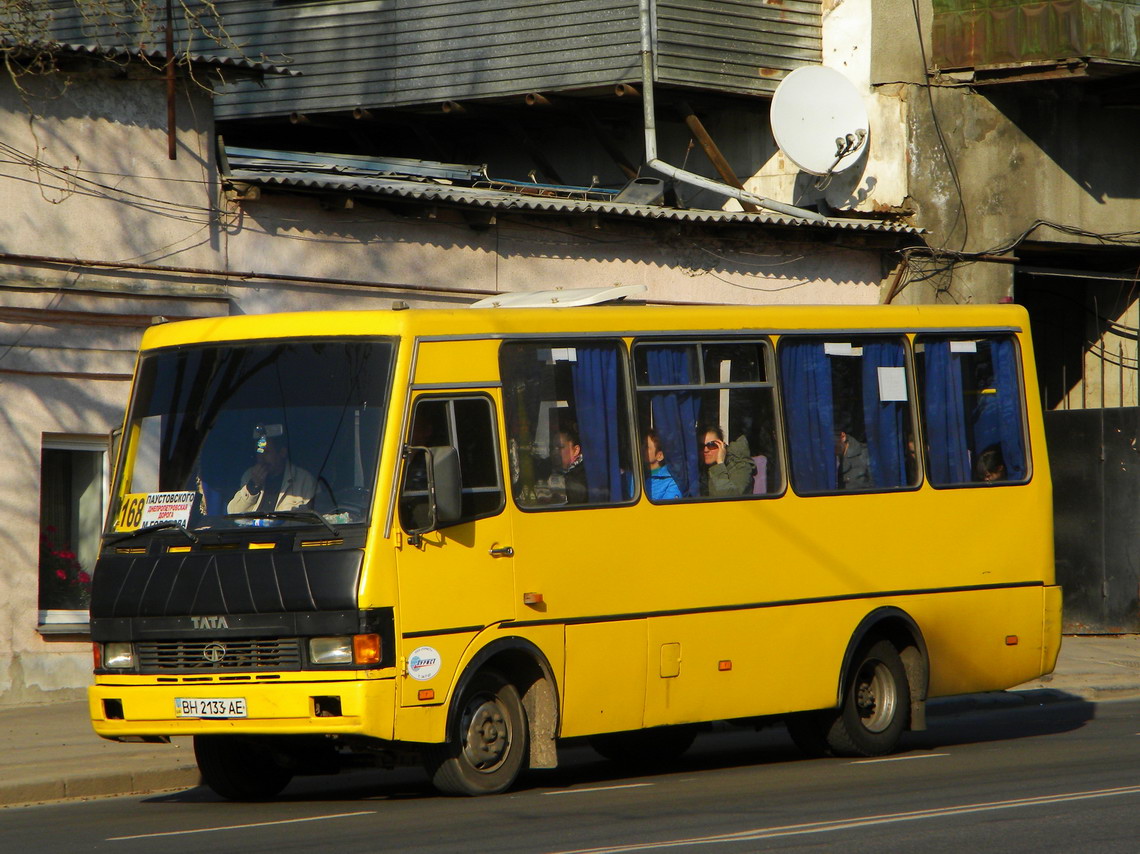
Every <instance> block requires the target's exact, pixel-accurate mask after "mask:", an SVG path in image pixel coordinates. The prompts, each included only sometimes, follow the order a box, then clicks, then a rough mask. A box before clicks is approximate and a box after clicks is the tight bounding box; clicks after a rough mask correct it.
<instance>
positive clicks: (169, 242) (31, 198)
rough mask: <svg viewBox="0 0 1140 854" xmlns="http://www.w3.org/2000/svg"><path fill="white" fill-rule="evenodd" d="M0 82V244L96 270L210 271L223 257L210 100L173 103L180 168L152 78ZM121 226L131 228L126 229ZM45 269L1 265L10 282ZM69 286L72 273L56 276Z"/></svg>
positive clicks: (194, 94) (192, 95)
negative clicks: (125, 264)
mask: <svg viewBox="0 0 1140 854" xmlns="http://www.w3.org/2000/svg"><path fill="white" fill-rule="evenodd" d="M22 85H23V86H24V87H25V88H26V90H27V92H26V93H21V92H19V91H18V90H17V89H16V88H15V87H14V86H13V85H12V84H11V82H10V81H9V80H8V79H7V77H6V76H4V77H3V81H2V84H0V139H2V140H3V143H2V148H3V151H4V154H5V156H4V157H2V158H0V205H3V208H4V210H5V211H6V216H5V217H4V218H3V219H2V220H0V247H2V248H3V250H4V251H5V252H9V253H20V254H29V255H51V256H62V257H67V258H76V259H93V260H100V261H142V262H157V263H167V264H171V263H176V264H180V265H183V266H211V265H213V264H215V263H216V261H217V259H218V257H219V252H220V250H221V243H220V233H219V231H218V229H217V226H216V223H215V219H214V216H213V213H212V210H211V209H212V208H213V207H214V198H213V196H212V193H213V192H214V189H213V188H214V187H216V181H215V180H214V178H215V168H214V156H213V153H212V150H211V146H212V142H211V140H212V133H211V132H210V129H211V125H212V122H211V118H210V116H211V113H210V102H209V100H208V98H207V97H206V95H205V93H204V92H199V91H191V92H189V93H187V92H185V91H183V92H182V93H181V95H180V97H179V98H178V101H177V115H178V126H177V155H178V157H177V159H176V160H169V159H168V158H167V135H166V105H165V100H164V95H163V88H162V87H163V83H162V82H161V81H159V80H132V79H112V78H109V77H105V76H94V75H92V76H73V77H71V78H69V82H68V85H61V84H60V83H59V82H58V80H56V79H55V78H51V79H44V78H25V79H24V81H23V84H22ZM124 223H130V227H124ZM21 273H24V274H26V275H30V276H36V277H39V278H43V277H45V276H46V277H47V278H52V277H51V276H50V275H47V274H45V273H43V272H42V271H40V272H36V273H32V272H31V271H20V270H18V269H13V268H11V267H8V268H7V269H6V270H5V271H4V275H5V277H7V278H12V277H14V276H17V275H20V274H21ZM62 278H63V279H64V280H65V281H67V280H71V281H73V280H74V278H75V274H74V273H73V272H72V273H67V274H63V275H62Z"/></svg>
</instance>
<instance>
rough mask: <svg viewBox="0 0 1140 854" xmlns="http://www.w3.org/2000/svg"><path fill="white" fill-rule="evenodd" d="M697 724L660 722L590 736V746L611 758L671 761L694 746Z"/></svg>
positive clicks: (625, 761) (633, 761) (637, 762)
mask: <svg viewBox="0 0 1140 854" xmlns="http://www.w3.org/2000/svg"><path fill="white" fill-rule="evenodd" d="M696 737H697V727H696V726H693V725H683V726H662V727H653V728H651V729H641V730H633V731H632V732H609V733H604V734H602V735H594V736H591V737H590V746H591V747H592V748H594V750H596V751H597V752H598V753H600V754H601V755H602V756H604V757H605V758H606V759H609V760H610V761H611V762H618V763H621V764H623V765H657V764H660V763H663V762H670V761H672V760H674V759H676V758H677V757H679V756H681V755H682V754H683V753H684V752H685V751H686V750H688V749H689V748H690V747H692V746H693V741H694V740H695V739H696Z"/></svg>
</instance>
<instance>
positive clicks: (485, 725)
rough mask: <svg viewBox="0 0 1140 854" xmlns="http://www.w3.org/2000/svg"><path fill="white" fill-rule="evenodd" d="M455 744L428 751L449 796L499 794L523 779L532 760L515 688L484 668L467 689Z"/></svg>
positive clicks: (430, 768)
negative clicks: (528, 758)
mask: <svg viewBox="0 0 1140 854" xmlns="http://www.w3.org/2000/svg"><path fill="white" fill-rule="evenodd" d="M453 733H454V734H453V736H452V738H451V740H450V741H448V742H447V743H445V744H442V745H439V746H438V747H436V746H433V747H431V748H429V749H428V751H427V752H426V754H425V757H424V765H425V768H426V770H427V772H428V774H429V775H430V776H431V781H432V785H434V786H435V787H436V789H438V790H439V791H440V792H442V793H444V794H447V795H493V794H496V793H498V792H502V791H505V790H506V789H508V788H510V787H511V785H512V784H513V783H514V782H515V780H516V779H517V778H518V776H519V773H520V772H521V770H522V767H523V762H524V761H525V760H526V757H527V741H528V733H527V721H526V712H525V711H524V710H523V704H522V699H521V698H520V697H519V692H518V690H516V688H515V686H514V685H512V684H511V683H510V682H508V681H507V680H506V679H504V678H503V677H502V676H500V675H499V674H498V673H496V672H495V671H493V670H483V671H480V672H479V673H477V674H476V675H475V676H474V678H472V679H471V681H470V682H469V683H468V684H467V687H466V688H464V689H463V694H462V696H461V697H460V698H459V703H458V705H457V706H456V716H455V725H454V729H453Z"/></svg>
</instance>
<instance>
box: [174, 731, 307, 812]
mask: <svg viewBox="0 0 1140 854" xmlns="http://www.w3.org/2000/svg"><path fill="white" fill-rule="evenodd" d="M194 758H195V759H196V760H197V762H198V770H199V771H200V772H201V773H202V781H203V782H204V783H205V784H206V785H207V786H209V787H210V788H211V789H213V790H214V791H215V792H216V793H217V794H219V795H221V796H222V797H223V798H227V799H228V800H231V801H267V800H269V799H271V798H274V797H276V796H277V795H279V794H280V793H281V790H282V789H284V788H285V787H286V786H287V785H289V781H290V780H292V779H293V772H292V771H290V770H289V769H288V768H285V767H284V766H283V765H282V764H281V763H280V762H279V761H278V759H277V757H276V756H275V755H274V752H273V751H272V750H270V749H269V748H268V747H266V746H264V745H261V744H259V743H258V742H257V741H256V739H247V738H241V737H237V736H226V735H196V736H194Z"/></svg>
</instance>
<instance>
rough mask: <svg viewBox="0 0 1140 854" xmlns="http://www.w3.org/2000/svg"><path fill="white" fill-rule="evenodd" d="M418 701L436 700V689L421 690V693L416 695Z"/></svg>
mask: <svg viewBox="0 0 1140 854" xmlns="http://www.w3.org/2000/svg"><path fill="white" fill-rule="evenodd" d="M416 699H419V700H434V699H435V689H434V688H421V689H420V690H419V691H418V692H417V693H416Z"/></svg>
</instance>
